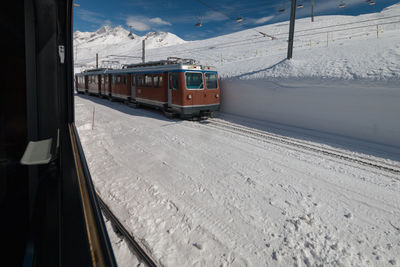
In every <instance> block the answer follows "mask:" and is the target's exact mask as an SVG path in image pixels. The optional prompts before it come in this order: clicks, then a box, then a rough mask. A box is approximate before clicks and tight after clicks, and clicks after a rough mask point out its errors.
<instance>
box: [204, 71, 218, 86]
mask: <svg viewBox="0 0 400 267" xmlns="http://www.w3.org/2000/svg"><path fill="white" fill-rule="evenodd" d="M205 76H206V86H207V89H217V88H218V80H217V74H216V73H206V75H205Z"/></svg>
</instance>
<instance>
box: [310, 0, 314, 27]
mask: <svg viewBox="0 0 400 267" xmlns="http://www.w3.org/2000/svg"><path fill="white" fill-rule="evenodd" d="M311 22H314V0H311Z"/></svg>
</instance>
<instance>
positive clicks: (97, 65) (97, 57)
mask: <svg viewBox="0 0 400 267" xmlns="http://www.w3.org/2000/svg"><path fill="white" fill-rule="evenodd" d="M98 68H99V54H98V53H96V69H98Z"/></svg>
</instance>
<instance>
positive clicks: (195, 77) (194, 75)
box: [185, 72, 204, 89]
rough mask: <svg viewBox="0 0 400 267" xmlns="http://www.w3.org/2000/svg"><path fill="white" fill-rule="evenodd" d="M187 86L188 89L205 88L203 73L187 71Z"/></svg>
mask: <svg viewBox="0 0 400 267" xmlns="http://www.w3.org/2000/svg"><path fill="white" fill-rule="evenodd" d="M185 77H186V88H187V89H203V88H204V83H203V74H202V73H201V72H186V73H185Z"/></svg>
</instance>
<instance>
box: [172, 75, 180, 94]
mask: <svg viewBox="0 0 400 267" xmlns="http://www.w3.org/2000/svg"><path fill="white" fill-rule="evenodd" d="M178 78H179V76H178V73H174V74H173V75H172V89H174V90H178V88H179V79H178Z"/></svg>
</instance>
